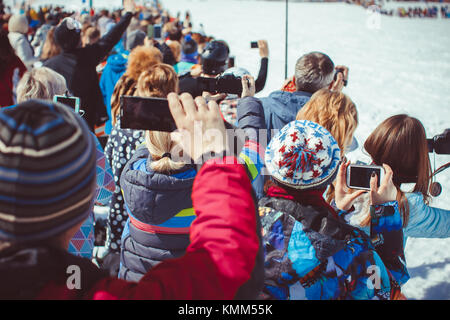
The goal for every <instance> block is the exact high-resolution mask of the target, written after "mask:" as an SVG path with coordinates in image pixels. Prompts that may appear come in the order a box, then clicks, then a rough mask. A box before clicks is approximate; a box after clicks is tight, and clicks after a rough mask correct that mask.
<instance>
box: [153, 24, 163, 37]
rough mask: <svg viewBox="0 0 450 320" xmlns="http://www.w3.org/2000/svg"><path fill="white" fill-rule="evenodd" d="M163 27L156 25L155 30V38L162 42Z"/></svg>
mask: <svg viewBox="0 0 450 320" xmlns="http://www.w3.org/2000/svg"><path fill="white" fill-rule="evenodd" d="M161 29H162V26H161V25H160V24H155V25H154V29H153V37H154V39H155V40H157V41H160V40H162V31H161Z"/></svg>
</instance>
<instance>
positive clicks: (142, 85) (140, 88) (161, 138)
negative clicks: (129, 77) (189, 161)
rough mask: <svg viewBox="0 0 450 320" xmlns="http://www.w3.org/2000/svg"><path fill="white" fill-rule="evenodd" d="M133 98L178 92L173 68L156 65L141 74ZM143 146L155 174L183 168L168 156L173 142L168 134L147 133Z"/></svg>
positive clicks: (181, 164) (182, 165)
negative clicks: (148, 155) (149, 155)
mask: <svg viewBox="0 0 450 320" xmlns="http://www.w3.org/2000/svg"><path fill="white" fill-rule="evenodd" d="M136 87H137V90H136V92H135V96H139V97H159V98H165V97H167V95H168V94H169V93H171V92H178V76H177V74H176V72H175V70H174V69H173V67H171V66H169V65H167V64H162V63H160V64H156V65H154V66H152V67H151V68H150V69H149V70H148V71H145V72H144V73H142V75H141V76H140V77H139V80H138V82H137V85H136ZM145 144H146V146H147V149H148V151H149V152H150V154H151V156H152V159H153V161H152V163H151V165H150V167H151V168H152V170H154V171H156V172H173V171H177V170H180V169H181V168H183V167H184V166H185V163H183V162H175V161H172V159H171V157H167V156H165V155H167V154H170V152H171V150H172V149H173V148H174V146H175V142H173V141H172V139H171V138H170V133H168V132H159V131H147V132H146V134H145Z"/></svg>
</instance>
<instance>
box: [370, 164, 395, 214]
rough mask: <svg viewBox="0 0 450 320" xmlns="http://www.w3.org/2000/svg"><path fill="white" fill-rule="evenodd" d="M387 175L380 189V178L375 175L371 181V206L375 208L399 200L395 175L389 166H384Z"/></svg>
mask: <svg viewBox="0 0 450 320" xmlns="http://www.w3.org/2000/svg"><path fill="white" fill-rule="evenodd" d="M383 168H384V170H385V175H384V178H383V181H382V182H381V185H380V187H378V183H377V181H378V177H377V175H376V174H375V173H374V174H373V175H372V177H371V179H370V193H369V195H370V204H371V205H373V206H376V205H380V204H383V203H387V202H390V201H395V200H396V199H397V188H396V187H395V185H394V182H393V180H392V178H393V176H394V173H393V171H392V169H391V167H389V166H388V165H387V164H383Z"/></svg>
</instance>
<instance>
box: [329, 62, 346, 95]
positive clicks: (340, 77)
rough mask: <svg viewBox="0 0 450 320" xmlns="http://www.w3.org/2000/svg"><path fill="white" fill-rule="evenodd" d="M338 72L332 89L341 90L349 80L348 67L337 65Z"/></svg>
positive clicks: (331, 85)
mask: <svg viewBox="0 0 450 320" xmlns="http://www.w3.org/2000/svg"><path fill="white" fill-rule="evenodd" d="M335 70H336V72H337V73H338V74H337V77H336V80H335V81H333V82H332V83H331V84H330V90H331V91H336V92H340V91H342V89H344V87H345V84H346V83H347V82H348V72H349V71H348V67H346V66H336V68H335Z"/></svg>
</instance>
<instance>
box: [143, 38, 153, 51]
mask: <svg viewBox="0 0 450 320" xmlns="http://www.w3.org/2000/svg"><path fill="white" fill-rule="evenodd" d="M144 46H145V47H149V48H151V47H154V46H155V45H154V43H153V39H150V38H149V37H145V39H144Z"/></svg>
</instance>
